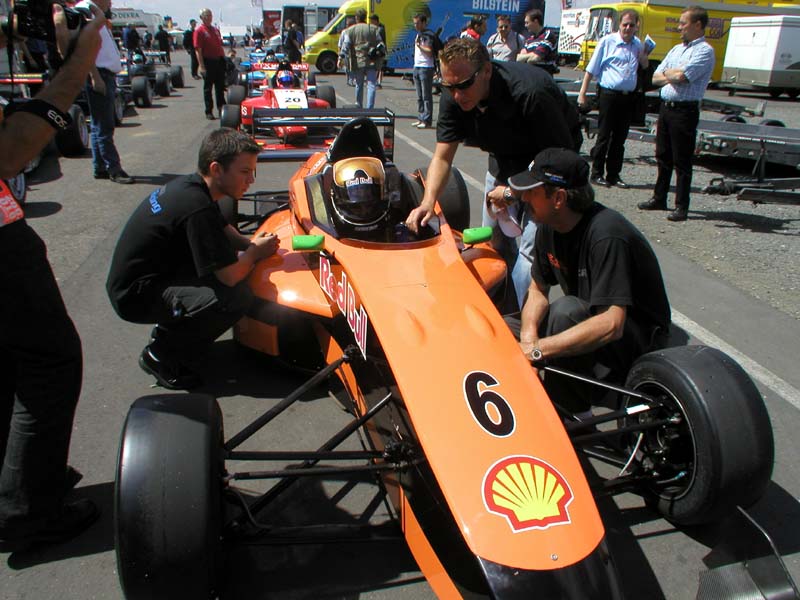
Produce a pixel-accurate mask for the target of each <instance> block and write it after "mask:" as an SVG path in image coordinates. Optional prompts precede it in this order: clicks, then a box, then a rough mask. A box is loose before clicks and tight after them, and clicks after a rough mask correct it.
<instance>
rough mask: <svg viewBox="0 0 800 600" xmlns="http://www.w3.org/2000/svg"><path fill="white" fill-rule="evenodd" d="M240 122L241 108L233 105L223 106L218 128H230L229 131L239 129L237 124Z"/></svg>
mask: <svg viewBox="0 0 800 600" xmlns="http://www.w3.org/2000/svg"><path fill="white" fill-rule="evenodd" d="M241 122H242V114H241V108H240V107H239V106H236V105H233V104H225V105H223V107H222V112H221V113H220V117H219V126H220V127H230V128H231V129H239V124H240V123H241Z"/></svg>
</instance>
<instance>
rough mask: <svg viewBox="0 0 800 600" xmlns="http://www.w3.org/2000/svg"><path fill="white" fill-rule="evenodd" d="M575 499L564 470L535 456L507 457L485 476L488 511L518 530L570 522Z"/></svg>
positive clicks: (484, 497)
mask: <svg viewBox="0 0 800 600" xmlns="http://www.w3.org/2000/svg"><path fill="white" fill-rule="evenodd" d="M572 498H573V496H572V490H571V489H570V487H569V484H568V483H567V481H566V479H564V477H563V476H562V475H561V473H559V472H558V471H557V470H556V469H555V468H553V467H552V466H551V465H549V464H547V463H546V462H544V461H543V460H540V459H538V458H534V457H532V456H509V457H506V458H503V459H501V460H499V461H497V462H496V463H495V464H494V465H492V467H491V468H490V469H489V470H488V471H487V472H486V475H485V476H484V478H483V501H484V503H485V504H486V508H487V510H488V511H489V512H492V513H494V514H496V515H500V516H502V517H505V518H506V519H507V520H508V524H509V525H510V526H511V529H512V530H513V531H514V533H517V532H520V531H526V530H528V529H547V528H548V527H552V526H554V525H563V524H565V523H570V518H569V512H568V511H567V507H568V506H569V504H570V502H572Z"/></svg>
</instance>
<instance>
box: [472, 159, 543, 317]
mask: <svg viewBox="0 0 800 600" xmlns="http://www.w3.org/2000/svg"><path fill="white" fill-rule="evenodd" d="M498 185H502V183H500V182H498V181H497V180H496V179H495V178H494V175H492V174H491V173H489V172H488V171H487V172H486V180H485V185H484V193H483V197H484V198H486V194H488V193H489V192H490V191H491V190H493V189H494V188H495V187H497V186H498ZM521 213H522V214H521V215H519V220H520V226H521V227H522V235H520V236H519V237H518V238H510V237H508V236H506V235H505V234H504V233H503V232H502V231H500V227H498V225H497V219H495V218H494V216H493V215H492V214H490V211H489V207H488V206H487V203H486V201H485V200H484V202H483V215H482V219H481V225H482V226H483V227H491V228H492V229H493V230H494V233H493V235H492V243H493V244H494V247H495V248H496V249H497V251H498V252H500V254H501V255H502V256H503V258H504V259H505V261H506V265H507V266H508V270H509V271H510V272H511V281H512V282H513V284H514V292H516V294H517V303H518V304H519V307H520V309H522V306H523V304H524V303H525V296H526V294H527V293H528V288H529V287H530V286H531V267H533V248H534V245H535V242H536V223H534V222H533V219H531V217H530V213H529V212H528V210H527V209H526V208H525V207H524V205H523V206H522V207H521Z"/></svg>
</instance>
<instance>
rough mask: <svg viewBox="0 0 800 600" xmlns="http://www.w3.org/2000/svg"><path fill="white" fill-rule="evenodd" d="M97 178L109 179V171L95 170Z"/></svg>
mask: <svg viewBox="0 0 800 600" xmlns="http://www.w3.org/2000/svg"><path fill="white" fill-rule="evenodd" d="M94 178H95V179H108V171H95V172H94Z"/></svg>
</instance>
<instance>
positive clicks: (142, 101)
mask: <svg viewBox="0 0 800 600" xmlns="http://www.w3.org/2000/svg"><path fill="white" fill-rule="evenodd" d="M131 94H133V103H134V104H135V105H136V106H141V107H143V108H150V107H151V106H153V89H152V88H151V87H150V82H149V81H148V80H147V77H145V76H144V75H141V76H137V77H134V78H133V79H131Z"/></svg>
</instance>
